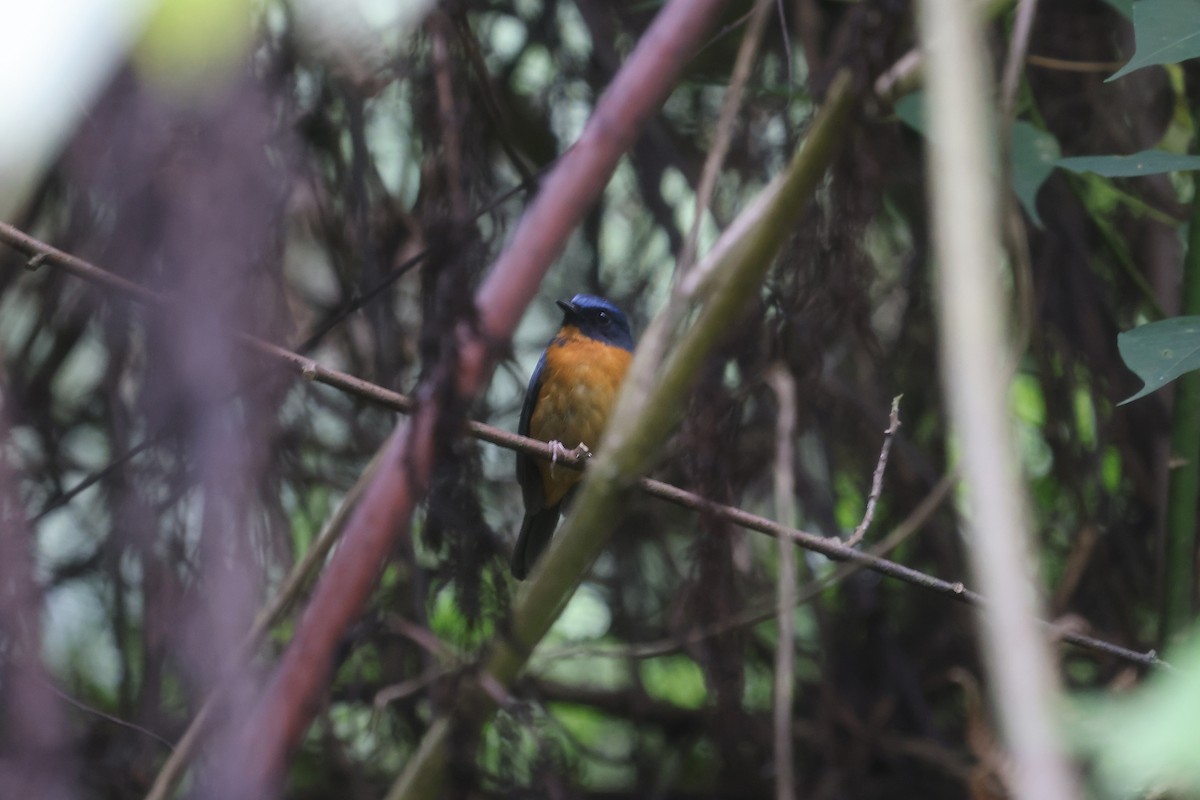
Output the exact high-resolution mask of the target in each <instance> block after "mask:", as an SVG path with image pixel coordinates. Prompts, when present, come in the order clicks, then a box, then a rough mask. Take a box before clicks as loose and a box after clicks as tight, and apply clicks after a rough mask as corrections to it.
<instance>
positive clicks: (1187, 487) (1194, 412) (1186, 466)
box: [1160, 115, 1200, 646]
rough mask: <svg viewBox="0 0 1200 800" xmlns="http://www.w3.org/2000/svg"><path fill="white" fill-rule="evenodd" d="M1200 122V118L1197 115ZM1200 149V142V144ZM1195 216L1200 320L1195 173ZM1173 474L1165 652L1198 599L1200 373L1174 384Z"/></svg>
mask: <svg viewBox="0 0 1200 800" xmlns="http://www.w3.org/2000/svg"><path fill="white" fill-rule="evenodd" d="M1198 120H1200V115H1198ZM1197 149H1200V142H1198V143H1197ZM1192 181H1193V186H1194V187H1195V190H1194V196H1193V197H1192V216H1191V222H1190V224H1189V226H1188V249H1187V256H1186V258H1185V259H1184V263H1183V307H1182V308H1181V309H1180V313H1182V314H1185V315H1194V314H1200V172H1197V173H1193V177H1192ZM1171 463H1172V464H1178V465H1179V466H1175V467H1172V468H1171V472H1170V477H1169V479H1168V483H1167V515H1166V517H1167V518H1166V542H1165V548H1164V574H1163V598H1162V601H1163V608H1162V629H1161V631H1160V640H1161V641H1160V644H1161V645H1163V646H1166V645H1168V644H1170V643H1171V640H1172V639H1173V638H1174V637H1175V636H1177V635H1178V634H1179V633H1181V632H1182V631H1183V630H1185V629H1186V628H1187V627H1188V626H1189V624H1190V623H1191V621H1192V617H1193V611H1194V609H1195V595H1196V570H1195V567H1196V501H1197V493H1198V492H1200V373H1198V372H1189V373H1187V374H1185V375H1183V376H1181V377H1180V378H1179V380H1178V381H1177V382H1176V384H1175V406H1174V410H1173V412H1172V420H1171Z"/></svg>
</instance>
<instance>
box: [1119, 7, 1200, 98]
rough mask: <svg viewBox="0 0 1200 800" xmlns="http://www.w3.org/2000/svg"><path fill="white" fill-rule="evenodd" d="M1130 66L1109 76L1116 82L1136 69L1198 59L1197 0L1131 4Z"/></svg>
mask: <svg viewBox="0 0 1200 800" xmlns="http://www.w3.org/2000/svg"><path fill="white" fill-rule="evenodd" d="M1133 40H1134V44H1135V45H1136V49H1135V51H1134V54H1133V58H1131V59H1129V63H1128V64H1126V65H1125V66H1123V67H1121V68H1120V69H1119V70H1117V71H1116V72H1114V73H1113V74H1112V75H1111V76H1109V78H1108V80H1110V81H1115V80H1116V79H1117V78H1120V77H1122V76H1124V75H1128V74H1129V73H1131V72H1133V71H1134V70H1135V69H1141V68H1142V67H1150V66H1153V65H1155V64H1175V63H1177V62H1180V61H1185V60H1187V59H1189V58H1196V57H1197V56H1200V0H1141V2H1140V3H1134V4H1133Z"/></svg>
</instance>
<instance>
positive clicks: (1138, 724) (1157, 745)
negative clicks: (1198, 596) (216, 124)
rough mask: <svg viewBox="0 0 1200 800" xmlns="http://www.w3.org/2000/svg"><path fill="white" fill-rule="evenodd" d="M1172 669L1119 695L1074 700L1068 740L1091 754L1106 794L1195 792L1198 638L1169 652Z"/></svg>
mask: <svg viewBox="0 0 1200 800" xmlns="http://www.w3.org/2000/svg"><path fill="white" fill-rule="evenodd" d="M1170 661H1171V663H1172V664H1173V665H1174V666H1175V669H1173V670H1170V671H1167V670H1159V671H1157V672H1154V673H1152V674H1151V675H1150V676H1149V678H1148V679H1147V680H1146V682H1145V684H1144V685H1143V686H1141V687H1139V688H1137V689H1136V690H1134V691H1133V692H1130V693H1129V694H1128V695H1126V696H1123V697H1109V698H1091V699H1084V700H1082V701H1078V702H1077V704H1076V707H1075V712H1076V713H1075V714H1073V715H1072V716H1073V718H1072V719H1071V723H1072V724H1071V726H1070V728H1071V731H1072V737H1071V738H1072V739H1073V740H1074V741H1075V743H1076V746H1077V747H1078V749H1079V750H1081V751H1083V752H1084V753H1085V754H1087V755H1089V756H1091V758H1092V759H1093V762H1094V767H1095V768H1096V772H1097V774H1098V776H1099V777H1100V779H1101V783H1102V784H1103V786H1104V787H1105V788H1106V789H1107V790H1108V796H1117V797H1144V796H1146V792H1147V791H1151V790H1153V791H1151V795H1152V796H1155V797H1160V796H1170V797H1180V796H1188V797H1193V796H1195V795H1193V794H1191V792H1195V791H1197V790H1200V758H1196V737H1195V731H1196V709H1197V708H1200V636H1196V635H1195V634H1193V635H1192V637H1191V640H1190V641H1188V642H1186V643H1185V644H1183V645H1182V646H1181V647H1180V648H1178V649H1177V650H1175V651H1174V652H1172V654H1171V657H1170Z"/></svg>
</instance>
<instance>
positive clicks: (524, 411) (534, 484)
mask: <svg viewBox="0 0 1200 800" xmlns="http://www.w3.org/2000/svg"><path fill="white" fill-rule="evenodd" d="M545 364H546V354H545V353H542V357H541V358H540V359H538V363H537V366H536V367H534V368H533V375H532V376H530V378H529V388H528V389H526V390H525V404H524V405H523V406H521V421H520V422H519V423H518V424H517V433H519V434H521V435H522V436H528V435H529V420H530V419H531V418H532V417H533V409H534V406H536V405H537V399H538V394H540V393H541V390H542V367H543V366H545ZM517 483H519V484H521V493H522V494H523V495H524V498H525V513H526V514H534V513H537V512H538V511H541V510H542V507H543V506H544V505H545V502H546V501H545V495H544V493H543V488H542V475H541V472H539V471H538V466H537V459H536V458H534V457H533V456H531V455H529V454H527V453H522V452H520V451H517Z"/></svg>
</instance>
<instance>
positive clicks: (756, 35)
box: [675, 0, 786, 280]
mask: <svg viewBox="0 0 1200 800" xmlns="http://www.w3.org/2000/svg"><path fill="white" fill-rule="evenodd" d="M772 2H773V0H758V2H757V3H755V5H754V9H753V10H752V11H751V12H750V21H749V23H748V24H747V25H746V33H745V34H744V35H743V36H742V44H741V47H739V48H738V54H737V60H736V61H735V62H734V65H733V74H732V75H731V76H730V78H729V85H728V86H727V87H726V89H725V100H724V102H723V103H722V104H721V115H720V117H718V119H717V125H716V135H715V136H714V137H713V142H712V146H711V147H710V148H709V151H708V157H707V158H705V159H704V169H703V170H702V171H701V173H700V185H699V186H698V187H697V188H696V205H695V209H694V210H693V211H692V226H691V228H689V229H688V235H687V239H686V240H685V242H684V245H683V252H682V253H680V255H679V260H678V261H677V262H676V264H675V275H676V280H678V279H679V278H680V277H681V276H683V275H684V274H685V273H686V272H687V271H688V269H690V268H691V266H692V262H693V261H695V259H696V249H697V247H698V243H699V239H700V226H701V223H703V222H704V215H705V214H706V213H707V212H708V208H709V205H710V204H711V203H712V196H713V191H714V190H715V189H716V187H717V177H718V176H719V175H720V174H721V165H722V164H724V163H725V156H726V154H728V152H729V144H730V142H732V141H733V126H734V123H735V122H737V112H738V108H739V107H740V106H741V104H742V93H743V92H744V91H745V88H746V81H747V80H748V79H749V78H750V70H751V69H752V68H753V67H754V59H755V57H756V56H757V55H758V48H759V46H760V45H761V44H762V37H763V31H765V30H766V27H767V20H768V19H769V12H770V10H771V3H772ZM784 38H785V39H786V37H784Z"/></svg>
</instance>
